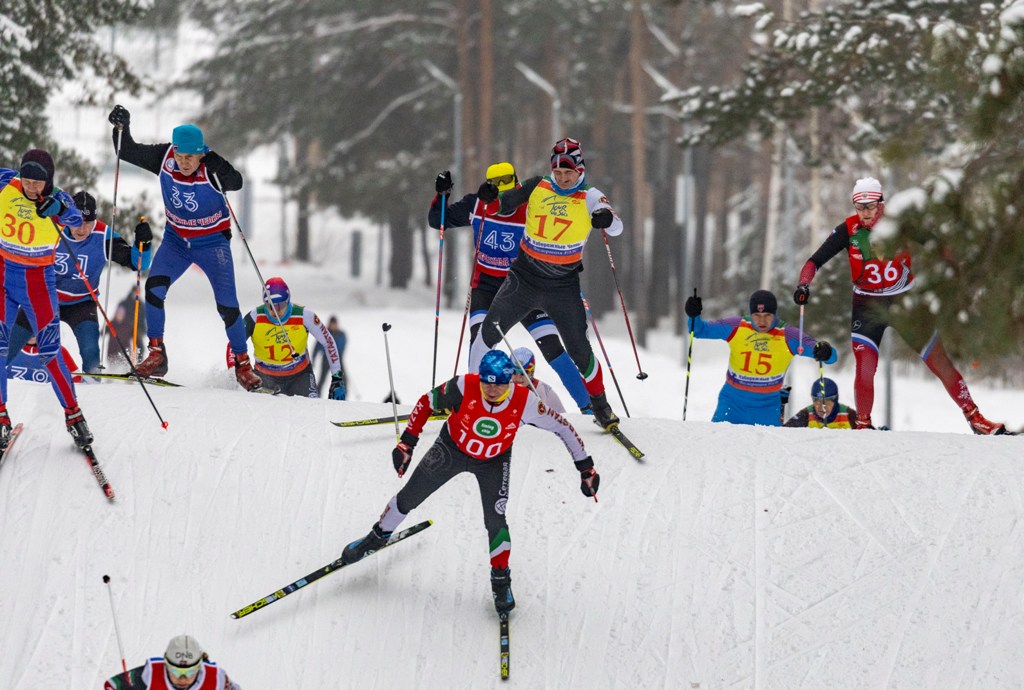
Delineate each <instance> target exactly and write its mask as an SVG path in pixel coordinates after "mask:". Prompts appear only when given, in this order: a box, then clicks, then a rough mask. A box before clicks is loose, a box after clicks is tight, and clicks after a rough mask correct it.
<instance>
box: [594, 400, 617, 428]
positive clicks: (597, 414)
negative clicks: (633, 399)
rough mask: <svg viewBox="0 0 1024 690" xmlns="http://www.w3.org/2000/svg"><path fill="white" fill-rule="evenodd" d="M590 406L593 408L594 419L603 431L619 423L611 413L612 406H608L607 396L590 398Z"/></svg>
mask: <svg viewBox="0 0 1024 690" xmlns="http://www.w3.org/2000/svg"><path fill="white" fill-rule="evenodd" d="M590 405H591V407H593V408H594V419H595V420H597V423H598V424H600V425H601V426H602V427H604V428H605V429H608V428H609V427H611V426H612V425H614V424H618V423H619V418H618V417H617V416H616V415H615V413H614V412H612V406H611V405H609V404H608V396H606V395H605V394H604V393H599V394H598V395H592V396H590Z"/></svg>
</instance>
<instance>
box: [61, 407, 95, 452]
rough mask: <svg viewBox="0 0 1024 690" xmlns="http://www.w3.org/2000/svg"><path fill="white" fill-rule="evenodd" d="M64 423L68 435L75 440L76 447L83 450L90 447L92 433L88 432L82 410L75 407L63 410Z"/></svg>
mask: <svg viewBox="0 0 1024 690" xmlns="http://www.w3.org/2000/svg"><path fill="white" fill-rule="evenodd" d="M64 422H65V423H66V424H67V425H68V433H69V434H71V438H73V439H75V445H76V446H78V447H79V448H85V447H86V446H91V445H92V432H91V431H89V425H88V424H86V423H85V416H84V415H82V410H80V409H79V408H78V406H77V405H76V406H75V407H66V408H64Z"/></svg>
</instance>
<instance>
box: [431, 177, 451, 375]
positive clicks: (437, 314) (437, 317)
mask: <svg viewBox="0 0 1024 690" xmlns="http://www.w3.org/2000/svg"><path fill="white" fill-rule="evenodd" d="M447 206H448V195H447V194H442V195H441V231H440V233H439V234H438V241H437V299H436V300H434V367H433V369H432V370H431V372H430V388H431V389H433V388H434V384H435V383H436V382H437V330H438V328H440V326H441V267H442V264H443V260H444V211H445V208H446V207H447Z"/></svg>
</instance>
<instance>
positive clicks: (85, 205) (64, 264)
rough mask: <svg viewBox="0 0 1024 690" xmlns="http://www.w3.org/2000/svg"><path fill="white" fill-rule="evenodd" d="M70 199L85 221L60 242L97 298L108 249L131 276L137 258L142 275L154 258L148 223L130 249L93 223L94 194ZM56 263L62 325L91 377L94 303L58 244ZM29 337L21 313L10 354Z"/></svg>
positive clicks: (96, 339)
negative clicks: (67, 246) (68, 330)
mask: <svg viewBox="0 0 1024 690" xmlns="http://www.w3.org/2000/svg"><path fill="white" fill-rule="evenodd" d="M72 199H74V201H75V206H76V207H77V208H78V210H79V211H81V213H82V220H83V222H82V225H80V226H79V227H77V228H71V227H68V228H64V239H65V240H66V241H67V243H68V245H69V246H70V247H71V250H72V251H73V252H74V253H75V256H77V257H78V263H79V266H80V267H81V269H82V271H83V272H84V273H85V277H86V278H87V279H88V285H89V286H92V289H93V292H94V293H95V294H96V295H97V296H98V295H99V293H100V277H101V275H102V273H103V269H104V267H105V266H106V264H107V257H106V252H107V247H108V246H109V247H110V250H111V254H110V258H111V260H112V261H113V262H114V263H117V264H120V265H122V266H124V267H125V268H130V269H131V270H133V271H134V270H136V269H138V268H139V260H140V258H141V261H142V264H141V266H142V270H143V271H145V270H146V269H148V268H149V264H150V260H151V253H152V252H151V251H150V246H151V244H152V241H153V231H152V230H151V229H150V227H149V223H146V222H145V221H143V222H140V223H139V224H138V225H136V226H135V242H134V243H133V244H132V245H129V244H128V243H127V242H125V241H124V240H123V239H121V237H120V236H119V235H114V233H113V230H111V229H110V228H109V227H108V226H107V224H106V223H104V222H103V221H101V220H97V219H96V199H95V198H93V196H92V194H89V193H88V192H85V191H82V192H78V193H77V194H75V195H74V196H73V197H72ZM140 247H141V252H140ZM54 259H55V261H54V272H55V273H56V274H57V299H58V300H59V302H60V320H61V321H63V322H64V323H66V324H67V325H69V326H71V332H72V333H74V334H75V339H76V340H77V341H78V352H79V354H80V355H81V357H82V371H85V372H89V373H95V372H97V371H99V369H100V327H99V321H98V315H97V313H96V301H95V300H94V299H93V297H92V295H90V294H89V288H88V287H87V283H86V281H85V280H82V275H81V273H79V270H78V269H77V268H75V264H74V260H73V259H72V258H71V254H70V253H69V252H68V250H67V248H66V247H65V246H64V243H63V242H62V243H60V244H58V245H57V249H56V250H55V251H54ZM31 336H32V333H31V332H29V326H28V320H27V319H26V318H25V314H24V312H22V313H20V314H18V320H17V322H16V323H15V326H14V330H13V331H12V333H11V345H10V352H17V351H18V350H20V349H21V348H22V347H23V346H24V345H25V343H26V342H28V339H29V338H30V337H31Z"/></svg>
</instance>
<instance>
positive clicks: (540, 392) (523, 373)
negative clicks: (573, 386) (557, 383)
mask: <svg viewBox="0 0 1024 690" xmlns="http://www.w3.org/2000/svg"><path fill="white" fill-rule="evenodd" d="M512 354H513V355H515V357H514V359H513V360H512V363H513V364H515V363H516V362H519V364H521V365H522V368H521V369H520V368H519V367H516V372H515V373H514V374H512V383H514V384H516V385H519V386H524V387H526V388H529V387H530V384H531V383H532V384H533V390H535V391H536V392H537V397H538V398H540V401H541V402H542V403H544V404H545V405H547V406H548V407H549V408H551V409H552V410H554V411H555V412H557V413H558V414H565V405H563V404H562V400H561V399H560V398H559V397H558V393H556V392H555V389H554V388H552V387H551V386H549V385H548V384H546V383H544V382H543V381H541V380H540V379H537V378H534V376H533V373H534V371H536V369H537V359H536V357H534V356H533V351H532V350H531V349H530V348H528V347H517V348H516V349H515V350H513V351H512ZM527 380H529V383H527Z"/></svg>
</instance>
